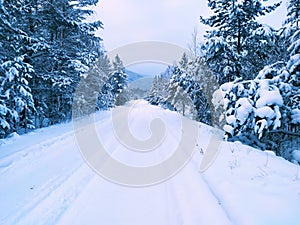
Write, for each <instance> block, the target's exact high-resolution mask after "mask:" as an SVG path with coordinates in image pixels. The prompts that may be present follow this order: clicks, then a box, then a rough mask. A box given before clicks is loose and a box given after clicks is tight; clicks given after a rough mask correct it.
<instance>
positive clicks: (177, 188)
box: [0, 102, 300, 225]
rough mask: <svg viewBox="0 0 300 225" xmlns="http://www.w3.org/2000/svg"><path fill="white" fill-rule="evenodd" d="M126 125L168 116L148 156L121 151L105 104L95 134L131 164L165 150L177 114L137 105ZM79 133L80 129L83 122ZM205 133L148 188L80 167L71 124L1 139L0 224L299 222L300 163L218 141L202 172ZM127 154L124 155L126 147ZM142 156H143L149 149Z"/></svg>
mask: <svg viewBox="0 0 300 225" xmlns="http://www.w3.org/2000/svg"><path fill="white" fill-rule="evenodd" d="M140 104H141V107H138V108H137V109H136V110H132V112H131V115H130V118H129V121H130V124H131V125H132V126H131V132H132V134H133V135H136V136H139V137H140V138H147V137H148V136H149V130H148V129H147V125H145V124H147V123H149V121H148V120H149V119H150V120H151V118H152V119H153V118H154V117H156V116H160V117H161V118H162V119H163V120H165V121H166V123H165V124H166V131H167V135H166V138H165V140H164V142H165V143H164V144H162V145H161V146H160V148H159V149H158V150H156V151H159V153H158V154H157V153H155V151H153V152H149V153H147V154H149V155H148V156H144V155H145V154H142V156H141V154H139V153H134V152H126V151H124V148H122V147H120V144H119V143H118V140H117V139H116V137H115V133H114V132H113V129H112V123H111V116H110V113H109V112H102V113H99V114H97V115H96V116H95V117H96V121H97V122H96V127H97V131H98V136H99V139H101V142H103V145H104V146H106V148H107V151H108V152H110V153H111V154H112V155H113V157H115V158H116V159H118V160H120V161H124V162H125V163H128V164H132V165H133V164H136V166H142V165H152V164H153V163H155V161H156V160H158V161H161V160H162V159H165V158H167V157H168V156H170V154H171V153H172V151H173V150H174V147H176V141H178V132H180V119H178V118H180V117H178V115H177V114H175V113H173V112H169V111H163V110H161V109H159V108H157V107H153V106H150V105H147V104H146V103H145V102H144V103H143V102H142V103H140ZM77 132H79V133H80V132H85V130H84V129H82V130H79V131H77ZM210 135H211V131H210V128H209V127H208V126H205V125H202V124H199V139H198V144H197V146H195V153H194V155H193V158H192V159H191V161H189V162H188V164H187V165H186V166H185V167H184V168H183V169H182V170H181V171H180V172H179V173H178V174H177V175H175V176H174V177H172V178H170V179H168V180H167V181H165V182H161V183H159V184H156V185H152V186H147V187H139V188H137V187H127V186H122V185H118V184H115V183H112V182H110V181H108V180H106V179H104V178H102V177H101V176H99V175H97V174H96V173H95V172H94V171H93V170H92V169H91V168H90V167H88V166H87V164H86V163H85V161H84V160H83V158H82V155H81V153H80V151H79V149H78V146H77V144H76V140H75V136H74V131H73V128H72V124H62V125H57V126H53V127H50V128H46V129H41V130H37V131H35V132H33V133H30V134H27V135H23V136H15V137H12V138H11V139H9V140H5V141H2V142H0V182H1V183H0V224H3V225H46V224H49V225H52V224H60V225H69V224H70V225H71V224H72V225H76V224H78V225H85V224H86V225H94V224H95V225H99V224H101V225H102V224H103V225H140V224H145V225H148V224H149V225H153V224H156V225H168V224H170V225H200V224H203V225H213V224H215V225H223V224H224V225H226V224H237V225H279V224H282V225H296V224H299V221H300V172H299V167H298V166H295V165H293V164H291V163H289V162H287V161H285V160H284V159H281V158H278V157H276V156H274V155H273V154H271V153H268V152H261V151H258V150H255V149H253V148H250V147H248V146H244V145H241V144H239V143H225V142H224V143H222V145H221V147H220V149H221V151H220V154H219V155H218V157H217V159H216V161H215V162H214V163H213V164H212V166H211V167H210V168H209V169H208V170H207V171H206V172H204V173H200V172H199V165H200V162H201V159H202V157H203V152H202V150H203V151H205V148H206V146H207V145H208V140H209V136H210ZM124 152H125V153H124ZM147 154H146V155H147Z"/></svg>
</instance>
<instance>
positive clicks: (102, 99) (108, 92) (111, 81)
mask: <svg viewBox="0 0 300 225" xmlns="http://www.w3.org/2000/svg"><path fill="white" fill-rule="evenodd" d="M127 85H128V75H127V74H126V72H125V67H124V65H123V62H122V60H121V58H120V57H119V56H118V55H116V57H115V58H114V60H113V62H112V72H111V74H110V75H109V78H108V81H107V82H106V83H105V84H104V85H103V87H102V89H101V92H100V95H99V97H98V101H97V108H98V109H108V108H112V107H114V106H117V105H123V104H124V103H125V102H127V101H128V100H129V99H128V93H127V92H126V91H124V90H125V89H126V88H127Z"/></svg>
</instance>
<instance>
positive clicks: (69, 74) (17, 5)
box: [0, 0, 124, 138]
mask: <svg viewBox="0 0 300 225" xmlns="http://www.w3.org/2000/svg"><path fill="white" fill-rule="evenodd" d="M97 3H98V0H78V1H71V0H47V1H44V0H21V1H19V0H10V1H6V0H5V1H3V0H0V52H1V54H0V138H4V137H7V136H8V135H9V134H11V133H13V132H17V133H24V132H27V131H28V130H31V129H34V128H39V127H44V126H49V125H52V124H55V123H60V122H63V121H67V120H69V119H70V118H71V116H72V105H73V101H74V99H73V97H74V96H73V95H74V93H75V91H76V88H77V85H78V84H79V82H80V80H81V79H84V78H86V77H87V76H94V77H95V79H97V80H104V81H107V82H109V81H110V83H111V85H110V87H107V88H110V89H109V90H110V91H112V90H113V89H116V88H115V87H111V86H113V83H114V82H113V80H114V78H110V76H112V75H113V74H112V73H113V72H118V74H119V75H120V76H121V75H122V74H123V71H122V69H120V67H122V66H121V65H120V62H117V63H119V65H116V66H114V68H111V69H110V70H109V71H108V73H109V74H107V75H106V78H107V79H105V78H103V79H102V78H101V77H99V73H96V72H95V71H93V69H92V68H93V67H95V64H98V66H101V69H102V70H104V68H106V67H108V68H110V67H111V65H110V62H109V60H107V59H106V61H105V60H104V58H105V56H104V53H103V52H104V50H103V47H102V44H101V38H99V37H97V36H96V35H95V31H97V30H98V29H99V28H101V27H102V23H101V21H95V22H86V18H87V17H88V16H89V15H91V14H92V13H93V11H92V10H89V8H90V7H91V6H93V5H95V4H97ZM101 57H102V59H99V58H101ZM116 60H117V61H118V60H119V59H116ZM105 64H106V65H105ZM96 67H97V65H96ZM120 70H121V71H120ZM101 74H103V72H102V73H101ZM97 76H98V77H97ZM114 76H115V77H118V75H117V73H116V74H114ZM122 76H124V74H123V75H122ZM116 79H117V78H116ZM116 82H117V81H116ZM116 82H115V83H116ZM101 84H103V82H102V83H101ZM107 85H108V84H107ZM99 92H101V90H99ZM108 92H109V91H107V93H105V94H106V95H109V94H110V95H111V96H110V97H111V98H114V96H115V95H114V94H111V93H108ZM99 101H100V100H99ZM114 101H115V100H111V103H107V104H108V105H109V104H110V105H111V104H114V103H113V102H114ZM101 104H102V103H99V107H104V106H103V105H101ZM108 105H106V106H105V107H108Z"/></svg>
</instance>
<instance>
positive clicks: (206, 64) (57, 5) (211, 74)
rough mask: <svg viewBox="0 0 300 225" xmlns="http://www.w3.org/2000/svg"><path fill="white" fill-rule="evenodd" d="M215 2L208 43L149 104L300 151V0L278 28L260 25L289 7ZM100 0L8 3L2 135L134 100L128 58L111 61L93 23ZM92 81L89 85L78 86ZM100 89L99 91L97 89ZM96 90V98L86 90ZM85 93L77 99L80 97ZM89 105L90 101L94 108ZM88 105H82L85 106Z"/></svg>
mask: <svg viewBox="0 0 300 225" xmlns="http://www.w3.org/2000/svg"><path fill="white" fill-rule="evenodd" d="M265 2H266V1H263V0H242V1H236V0H234V1H227V0H208V6H209V8H210V9H211V11H212V15H211V16H210V17H208V18H203V17H201V15H199V18H200V19H199V23H202V24H205V25H207V27H208V28H209V29H208V31H207V32H206V35H205V37H204V38H205V41H204V42H199V41H198V40H197V37H196V36H197V34H196V33H195V34H193V42H192V43H191V45H190V46H191V48H190V51H189V52H187V53H186V54H184V55H183V56H182V59H181V60H180V61H179V62H177V63H176V64H174V65H170V66H169V67H168V69H167V70H166V71H164V72H162V73H161V74H160V75H158V76H156V77H155V78H154V82H153V86H152V88H151V90H150V91H149V93H148V94H147V97H146V100H147V101H149V102H150V103H151V104H153V105H159V106H161V107H163V108H166V109H170V110H175V111H177V112H179V113H181V114H182V115H184V116H187V117H189V118H191V119H194V120H196V121H199V122H203V123H206V124H208V125H212V126H215V127H218V128H221V129H223V130H224V132H225V139H226V140H229V141H240V142H242V143H246V144H248V145H252V146H255V147H258V148H260V149H263V150H266V149H269V150H273V151H274V152H276V154H277V155H280V156H283V157H285V158H287V159H289V160H291V161H293V160H295V159H294V158H293V150H295V149H294V148H297V146H298V148H299V138H300V137H299V131H300V128H299V125H300V89H299V87H300V29H299V23H300V16H299V12H300V1H299V0H290V1H289V2H288V6H287V12H288V13H287V15H286V20H285V21H282V27H281V28H279V29H274V28H272V27H271V26H269V25H267V24H262V23H260V22H258V18H260V17H262V16H264V15H266V14H269V13H271V12H273V11H274V10H276V9H277V8H278V7H279V6H280V4H281V3H280V2H279V3H276V4H273V5H266V3H265ZM97 3H98V0H79V1H71V0H47V1H44V0H9V1H6V0H0V50H1V54H0V128H1V129H0V138H6V137H9V136H10V135H11V134H13V133H18V134H23V133H26V132H29V131H31V130H33V129H37V128H41V127H47V126H50V125H53V124H58V123H62V122H66V121H69V120H71V118H72V107H73V106H74V105H76V104H77V105H78V104H79V105H80V104H83V103H84V105H88V106H90V107H84V108H81V111H80V112H76V113H79V115H87V114H90V113H92V112H94V111H95V110H107V109H110V108H112V107H114V106H117V105H122V104H124V103H126V102H127V101H129V100H131V97H130V96H133V94H132V93H130V90H127V89H126V87H127V86H128V80H127V74H126V71H125V67H124V65H123V63H122V59H121V58H120V57H119V56H116V57H115V59H114V60H113V61H112V62H111V61H110V60H109V58H108V56H107V55H106V51H105V48H104V45H103V41H102V39H101V38H100V37H98V36H97V35H96V34H95V33H96V31H97V30H98V29H102V28H103V24H102V22H101V21H94V22H87V20H86V19H87V18H88V17H89V16H90V15H92V14H93V10H90V9H89V8H90V7H91V6H93V5H96V4H97ZM82 79H88V80H89V82H87V84H88V86H86V87H81V88H82V89H80V90H78V84H79V83H80V81H81V80H82ZM92 86H93V87H92ZM86 90H92V91H91V92H90V93H88V95H86V94H82V95H80V93H81V92H82V93H83V92H85V93H86ZM94 90H97V91H96V93H94V92H95V91H94ZM75 92H77V94H76V98H74V93H75ZM86 103H87V104H86ZM77 108H78V107H77Z"/></svg>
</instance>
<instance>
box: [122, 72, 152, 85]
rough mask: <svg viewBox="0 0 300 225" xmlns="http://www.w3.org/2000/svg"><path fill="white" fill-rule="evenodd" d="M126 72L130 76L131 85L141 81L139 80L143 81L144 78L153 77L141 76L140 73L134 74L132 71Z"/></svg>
mask: <svg viewBox="0 0 300 225" xmlns="http://www.w3.org/2000/svg"><path fill="white" fill-rule="evenodd" d="M125 72H126V73H127V75H128V82H129V83H132V82H133V81H136V80H139V79H142V78H148V77H152V76H151V75H148V74H139V73H136V72H133V71H131V70H127V69H126V70H125Z"/></svg>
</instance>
